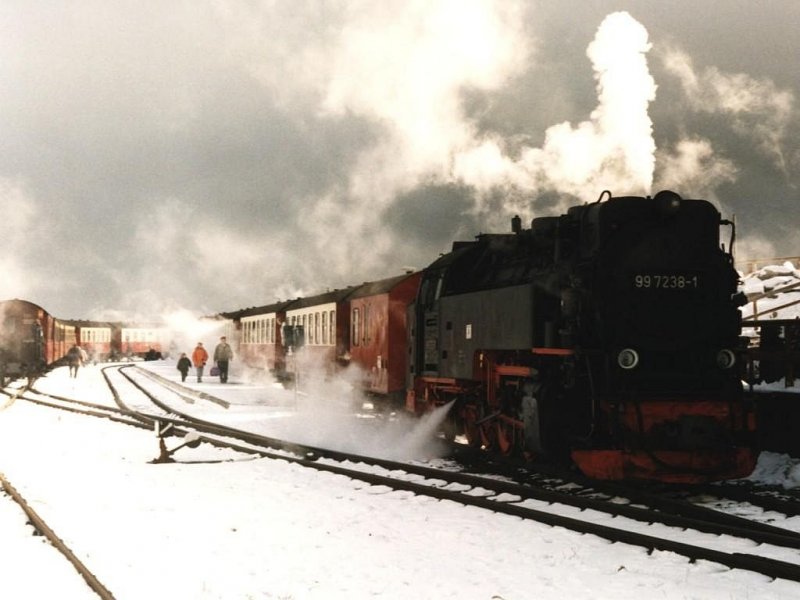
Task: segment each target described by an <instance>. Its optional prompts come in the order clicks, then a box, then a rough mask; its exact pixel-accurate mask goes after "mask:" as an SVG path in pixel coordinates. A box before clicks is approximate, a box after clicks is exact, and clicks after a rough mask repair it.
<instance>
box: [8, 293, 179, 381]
mask: <svg viewBox="0 0 800 600" xmlns="http://www.w3.org/2000/svg"><path fill="white" fill-rule="evenodd" d="M167 338H168V331H167V329H166V328H165V327H163V326H161V325H158V324H131V323H113V322H99V321H85V320H69V319H59V318H57V317H54V316H53V315H51V314H50V313H49V312H47V311H46V310H45V309H44V308H42V307H41V306H39V305H37V304H34V303H32V302H29V301H27V300H20V299H13V300H5V301H2V302H0V381H1V382H2V384H3V385H5V384H6V382H7V381H9V380H11V379H16V378H19V377H36V376H38V375H40V374H41V373H43V372H44V371H45V369H46V368H47V367H49V366H51V365H57V364H59V363H60V362H61V361H62V360H63V359H64V357H65V356H66V354H67V352H68V351H69V349H70V348H71V347H72V346H74V345H76V344H77V345H79V346H81V347H82V348H83V349H84V350H85V351H86V353H87V355H88V356H89V358H90V359H91V360H93V361H106V360H113V359H116V358H120V359H122V358H130V357H132V356H137V357H144V356H145V355H146V353H147V352H148V351H150V350H153V351H155V352H165V351H166V348H167V346H168V344H167V343H166V342H165V340H166V339H167Z"/></svg>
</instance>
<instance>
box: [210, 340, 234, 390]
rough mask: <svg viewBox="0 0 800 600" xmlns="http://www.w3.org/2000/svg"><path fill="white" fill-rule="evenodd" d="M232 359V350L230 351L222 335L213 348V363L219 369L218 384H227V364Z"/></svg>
mask: <svg viewBox="0 0 800 600" xmlns="http://www.w3.org/2000/svg"><path fill="white" fill-rule="evenodd" d="M232 358H233V350H232V349H231V346H230V344H228V340H227V339H226V338H225V336H224V335H223V336H222V337H221V338H219V344H217V347H216V348H214V362H215V363H217V367H219V381H220V383H228V364H229V363H230V361H231V359H232Z"/></svg>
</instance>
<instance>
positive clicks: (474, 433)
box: [462, 404, 484, 448]
mask: <svg viewBox="0 0 800 600" xmlns="http://www.w3.org/2000/svg"><path fill="white" fill-rule="evenodd" d="M462 418H463V421H464V435H466V437H467V443H469V445H470V446H472V447H473V448H480V447H481V446H482V445H484V436H483V434H482V433H481V429H482V427H481V426H480V425H477V422H478V421H479V420H480V418H481V417H480V412H479V409H478V408H477V407H476V406H474V405H469V404H468V405H466V406H465V407H464V410H463V412H462Z"/></svg>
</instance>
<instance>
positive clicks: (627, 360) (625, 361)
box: [617, 348, 639, 371]
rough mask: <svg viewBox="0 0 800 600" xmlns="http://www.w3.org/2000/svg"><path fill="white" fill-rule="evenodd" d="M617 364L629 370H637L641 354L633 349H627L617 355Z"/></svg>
mask: <svg viewBox="0 0 800 600" xmlns="http://www.w3.org/2000/svg"><path fill="white" fill-rule="evenodd" d="M617 364H618V365H619V366H620V367H621V368H623V369H625V370H626V371H627V370H630V369H635V368H636V365H638V364H639V353H638V352H636V350H634V349H633V348H625V349H623V350H620V352H619V354H617Z"/></svg>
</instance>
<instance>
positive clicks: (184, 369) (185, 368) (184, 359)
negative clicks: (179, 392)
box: [178, 352, 192, 381]
mask: <svg viewBox="0 0 800 600" xmlns="http://www.w3.org/2000/svg"><path fill="white" fill-rule="evenodd" d="M191 368H192V361H190V360H189V357H188V356H186V352H181V357H180V358H179V359H178V371H180V372H181V381H186V376H187V375H188V374H189V369H191Z"/></svg>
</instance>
